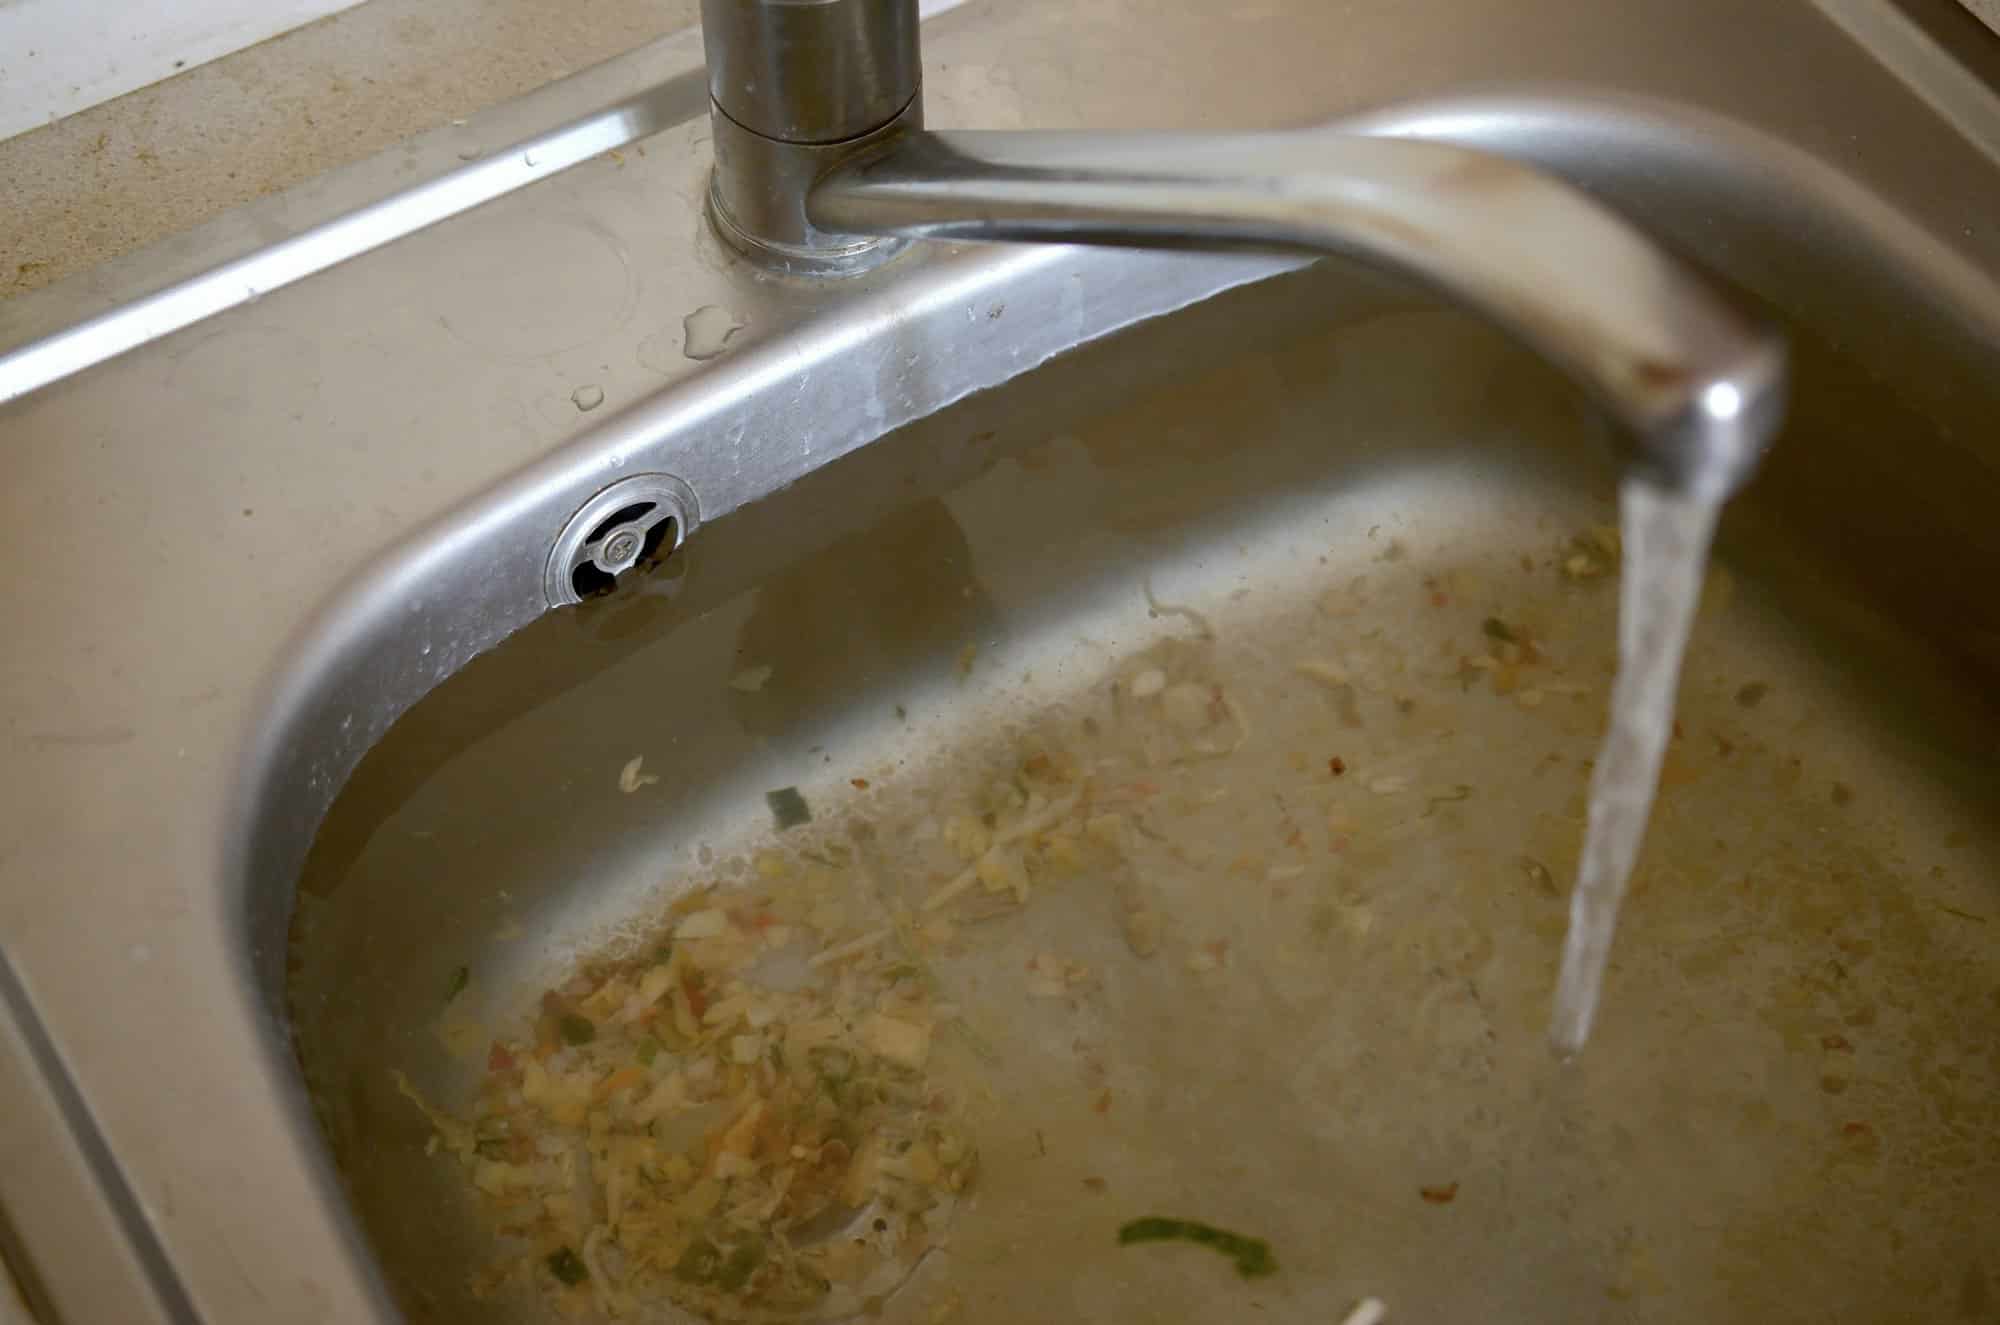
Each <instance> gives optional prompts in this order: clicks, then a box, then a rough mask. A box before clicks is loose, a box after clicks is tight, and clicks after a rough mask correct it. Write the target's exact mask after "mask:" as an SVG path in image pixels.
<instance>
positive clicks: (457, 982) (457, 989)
mask: <svg viewBox="0 0 2000 1325" xmlns="http://www.w3.org/2000/svg"><path fill="white" fill-rule="evenodd" d="M471 983H472V968H471V967H469V966H454V967H452V968H451V979H449V980H447V981H445V986H444V1001H445V1002H447V1003H449V1002H451V1001H452V1000H453V999H454V998H457V997H458V996H459V995H460V994H462V993H464V992H465V987H466V986H467V985H469V984H471Z"/></svg>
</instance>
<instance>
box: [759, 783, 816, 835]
mask: <svg viewBox="0 0 2000 1325" xmlns="http://www.w3.org/2000/svg"><path fill="white" fill-rule="evenodd" d="M764 803H765V804H766V805H768V806H770V807H771V817H772V818H773V819H776V820H777V821H778V830H779V831H780V832H783V831H784V830H785V829H787V828H797V827H798V826H799V825H800V824H809V823H811V822H812V817H813V812H812V807H811V806H809V805H807V804H806V798H805V797H803V796H801V795H799V789H798V788H797V787H780V788H778V789H777V790H776V791H767V792H765V793H764Z"/></svg>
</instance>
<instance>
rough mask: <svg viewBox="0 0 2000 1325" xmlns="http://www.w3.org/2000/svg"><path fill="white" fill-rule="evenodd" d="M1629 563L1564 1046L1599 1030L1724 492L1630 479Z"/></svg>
mask: <svg viewBox="0 0 2000 1325" xmlns="http://www.w3.org/2000/svg"><path fill="white" fill-rule="evenodd" d="M1618 504H1619V521H1620V526H1621V529H1622V536H1623V542H1624V565H1623V572H1622V579H1621V586H1620V590H1619V600H1618V680H1617V682H1616V684H1615V685H1614V686H1613V687H1612V691H1611V725H1610V728H1609V729H1608V730H1607V731H1606V732H1605V735H1604V744H1603V746H1602V748H1601V749H1600V750H1599V751H1598V755H1597V767H1596V769H1595V771H1594V772H1593V773H1592V775H1591V781H1590V825H1589V828H1588V830H1587V832H1586V834H1585V836H1584V843H1583V857H1582V859H1581V860H1580V861H1579V862H1578V865H1577V875H1576V889H1575V891H1574V892H1573V893H1572V894H1571V895H1570V906H1569V934H1568V937H1567V938H1566V939H1565V940H1564V946H1563V959H1562V974H1561V977H1560V979H1559V980H1558V982H1557V984H1556V999H1555V1011H1554V1014H1553V1016H1552V1017H1551V1020H1550V1025H1549V1039H1550V1040H1551V1042H1552V1043H1553V1044H1554V1046H1555V1048H1556V1051H1557V1052H1558V1053H1560V1054H1563V1055H1565V1056H1567V1055H1570V1054H1574V1053H1576V1052H1577V1051H1578V1050H1580V1049H1582V1048H1583V1046H1584V1042H1585V1041H1587V1040H1588V1039H1589V1038H1590V1026H1591V1022H1592V1020H1593V1019H1594V1018H1595V1017H1596V1015H1597V1000H1598V995H1599V993H1600V991H1601V990H1602V988H1603V984H1604V967H1605V963H1606V961H1607V960H1609V958H1610V956H1611V940H1612V935H1613V933H1614V931H1615V930H1616V928H1617V924H1618V907H1619V904H1620V903H1621V902H1622V901H1624V898H1625V886H1626V884H1627V883H1628V882H1629V881H1630V880H1631V876H1632V865H1633V862H1634V861H1636V860H1637V859H1638V855H1639V845H1640V843H1641V842H1642V841H1643V840H1644V839H1645V835H1646V820H1647V818H1648V816H1649V815H1650V813H1651V812H1652V807H1653V795H1654V792H1655V791H1656V790H1657V789H1658V787H1659V780H1660V761H1661V758H1662V757H1663V756H1664V755H1665V754H1666V748H1667V738H1668V736H1669V735H1670V734H1671V733H1672V731H1673V724H1674V691H1675V688H1676V686H1677V684H1678V682H1679V680H1680V671H1681V654H1682V652H1683V651H1684V650H1685V648H1686V646H1687V637H1688V629H1689V627H1690V626H1691V625H1692V624H1693V622H1694V610H1695V605H1696V603H1697V602H1698V601H1699V600H1700V598H1701V583H1702V574H1703V571H1704V568H1705V567H1706V566H1707V564H1708V544H1709V539H1710V536H1711V535H1712V534H1713V533H1714V530H1715V518H1716V514H1717V512H1718V511H1719V510H1720V508H1721V502H1720V501H1719V500H1717V499H1716V498H1714V497H1711V496H1708V495H1706V494H1698V493H1697V494H1682V493H1675V492H1668V491H1666V490H1664V489H1662V488H1659V487H1656V486H1654V485H1653V484H1650V483H1647V482H1644V481H1642V480H1638V479H1628V480H1626V481H1625V483H1624V484H1623V485H1622V486H1621V487H1620V489H1619V494H1618Z"/></svg>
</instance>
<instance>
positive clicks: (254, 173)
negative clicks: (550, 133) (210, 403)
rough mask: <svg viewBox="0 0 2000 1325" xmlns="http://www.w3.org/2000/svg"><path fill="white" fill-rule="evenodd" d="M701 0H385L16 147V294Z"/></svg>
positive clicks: (3, 247)
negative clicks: (581, 2) (566, 0)
mask: <svg viewBox="0 0 2000 1325" xmlns="http://www.w3.org/2000/svg"><path fill="white" fill-rule="evenodd" d="M696 12H697V0H590V3H588V4H586V5H577V4H573V3H560V2H558V0H368V3H366V4H363V5H359V6H357V7H356V8H353V9H350V10H347V11H345V12H343V13H340V14H336V15H334V16H332V17H330V18H326V19H322V20H320V21H319V22H316V23H312V24H309V25H307V26H306V27H303V28H299V29H297V30H296V31H293V32H289V33H286V34H285V35H283V36H281V37H275V38H273V39H272V40H270V41H267V42H263V43H261V44H260V45H257V46H252V47H250V48H248V49H247V50H242V51H238V52H237V53H235V54H234V55H230V56H227V57H225V58H223V59H220V60H217V61H215V62H213V63H211V64H207V65H204V66H202V67H201V68H198V69H193V70H190V71H188V72H187V73H185V74H181V75H179V76H177V77H174V78H171V79H168V80H167V81H165V82H163V83H156V84H154V85H153V86H151V87H146V88H141V89H140V90H138V91H136V92H132V93H129V94H127V95H126V96H122V97H119V98H117V99H116V100H113V101H109V102H106V103H104V104H103V105H101V106H95V107H92V108H91V109H89V110H86V111H82V112H80V113H78V114H76V115H72V116H70V117H69V118H67V119H64V120H60V121H58V122H56V123H54V124H50V125H46V126H44V127H42V128H39V129H33V130H30V131H29V132H27V133H24V134H21V135H19V136H17V137H14V138H10V139H8V140H6V141H5V142H0V255H4V257H0V299H4V298H6V297H8V296H10V295H16V294H22V293H25V292H26V291H29V290H33V289H37V288H40V287H42V286H45V285H50V284H53V283H54V282H56V281H59V280H61V279H63V278H64V277H66V276H70V275H73V274H74V273H76V272H79V271H83V270H86V269H88V268H90V267H92V266H95V265H96V264H97V263H100V262H103V261H105V260H106V259H108V258H113V257H117V256H119V255H120V254H124V253H129V252H132V251H133V250H135V249H139V248H142V247H144V246H146V245H148V244H150V243H153V242H154V241H156V240H159V239H162V238H164V237H166V236H168V235H172V234H177V233H179V232H181V231H184V230H188V229H191V228H193V227H194V226H197V225H199V224H201V223H202V222H203V221H206V220H208V219H210V218H211V217H214V216H217V215H219V214H220V213H222V212H226V211H228V210H229V209H231V208H233V207H238V206H241V205H242V204H244V203H246V202H249V201H251V200H253V199H256V198H259V197H262V196H264V195H266V194H271V193H277V192H279V191H281V190H283V189H286V188H289V187H290V186H292V185H294V184H297V183H299V182H300V181H302V180H305V179H308V178H311V177H312V176H314V175H318V174H321V173H323V172H325V171H328V170H331V169H334V168H335V167H338V166H342V165H345V164H347V163H349V162H351V161H357V160H360V159H362V158H363V157H367V156H370V155H372V154H373V153H376V152H379V151H381V150H382V149H383V148H385V147H388V146H390V145H391V144H393V143H395V142H397V141H399V140H401V139H403V138H406V137H409V136H410V135H412V134H415V133H419V132H421V131H423V130H426V129H431V128H435V127H437V126H438V125H441V124H444V123H446V122H447V121H449V120H452V119H456V118H460V117H463V116H466V115H469V114H471V113H473V112H475V111H478V110H480V109H482V108H484V107H487V106H491V105H493V104H495V103H497V102H500V101H504V100H506V99H507V98H509V97H512V96H516V95H518V94H520V93H522V92H525V91H528V90H529V89H531V88H534V87H538V86H540V85H542V84H544V83H547V82H550V81H552V80H554V79H557V78H560V77H562V76H563V75H564V74H567V73H571V72H573V71H575V70H577V69H581V68H583V67H585V66H587V65H591V64H595V63H597V62H598V61H600V60H605V59H609V58H611V57H612V56H615V55H619V54H622V53H623V52H625V51H628V50H631V49H632V48H633V47H636V46H639V45H641V44H643V43H645V42H647V41H650V40H652V39H654V38H656V37H659V36H661V35H663V34H665V33H668V32H672V31H675V30H677V29H679V28H683V27H685V26H687V25H689V24H691V23H693V22H695V21H696Z"/></svg>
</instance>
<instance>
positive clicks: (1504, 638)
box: [1479, 616, 1519, 644]
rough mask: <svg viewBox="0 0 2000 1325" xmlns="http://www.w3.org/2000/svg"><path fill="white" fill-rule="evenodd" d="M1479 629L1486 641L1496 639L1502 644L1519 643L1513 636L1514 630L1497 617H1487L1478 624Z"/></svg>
mask: <svg viewBox="0 0 2000 1325" xmlns="http://www.w3.org/2000/svg"><path fill="white" fill-rule="evenodd" d="M1479 628H1480V629H1481V630H1483V631H1485V632H1486V637H1487V638H1488V639H1497V640H1499V641H1500V642H1501V643H1502V644H1516V643H1519V640H1518V638H1517V637H1516V636H1515V634H1514V628H1513V627H1512V626H1510V625H1508V624H1507V623H1506V622H1505V621H1502V620H1501V619H1500V618H1499V617H1497V616H1490V617H1487V618H1486V619H1485V620H1484V621H1482V622H1480V623H1479Z"/></svg>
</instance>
